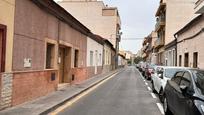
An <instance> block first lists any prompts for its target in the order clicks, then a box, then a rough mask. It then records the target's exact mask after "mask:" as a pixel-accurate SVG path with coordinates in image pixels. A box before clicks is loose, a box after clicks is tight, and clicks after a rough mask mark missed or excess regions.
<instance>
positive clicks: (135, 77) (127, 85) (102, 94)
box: [59, 67, 162, 115]
mask: <svg viewBox="0 0 204 115" xmlns="http://www.w3.org/2000/svg"><path fill="white" fill-rule="evenodd" d="M149 86H151V85H150V84H149V82H147V81H146V80H144V79H143V78H142V77H141V75H140V73H139V72H138V71H137V69H136V68H135V67H127V68H126V69H125V70H124V71H123V72H121V73H119V74H117V75H116V76H115V77H113V78H111V79H109V80H108V81H107V82H105V83H104V84H102V85H100V86H99V87H97V88H96V89H95V90H93V91H92V92H90V93H89V94H87V95H86V96H84V97H82V98H81V99H79V100H78V101H77V102H76V103H74V104H73V105H71V106H69V107H67V108H65V109H64V110H63V111H61V112H60V113H59V115H161V114H162V113H161V112H162V110H161V109H162V108H161V107H162V106H161V104H160V103H159V100H158V98H157V96H155V95H154V94H152V93H151V88H150V87H149ZM148 87H149V88H148ZM159 106H160V107H159Z"/></svg>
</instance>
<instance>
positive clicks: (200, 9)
mask: <svg viewBox="0 0 204 115" xmlns="http://www.w3.org/2000/svg"><path fill="white" fill-rule="evenodd" d="M195 13H196V14H202V13H204V0H198V1H197V2H196V5H195Z"/></svg>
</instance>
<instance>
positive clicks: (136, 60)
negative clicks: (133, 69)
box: [134, 57, 143, 64]
mask: <svg viewBox="0 0 204 115" xmlns="http://www.w3.org/2000/svg"><path fill="white" fill-rule="evenodd" d="M140 61H143V59H142V57H136V58H135V59H134V63H135V64H138V63H139V62H140Z"/></svg>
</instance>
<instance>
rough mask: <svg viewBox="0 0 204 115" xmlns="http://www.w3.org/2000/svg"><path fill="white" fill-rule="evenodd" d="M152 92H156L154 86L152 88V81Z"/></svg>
mask: <svg viewBox="0 0 204 115" xmlns="http://www.w3.org/2000/svg"><path fill="white" fill-rule="evenodd" d="M152 92H153V93H156V90H155V88H154V82H153V81H152Z"/></svg>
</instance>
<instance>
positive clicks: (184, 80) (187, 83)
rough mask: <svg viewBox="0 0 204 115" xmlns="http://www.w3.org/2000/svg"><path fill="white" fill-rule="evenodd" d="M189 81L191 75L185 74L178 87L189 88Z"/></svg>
mask: <svg viewBox="0 0 204 115" xmlns="http://www.w3.org/2000/svg"><path fill="white" fill-rule="evenodd" d="M190 81H191V75H190V74H189V73H188V72H185V73H184V75H183V77H182V79H181V82H180V86H183V85H184V86H187V87H189V86H190Z"/></svg>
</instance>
